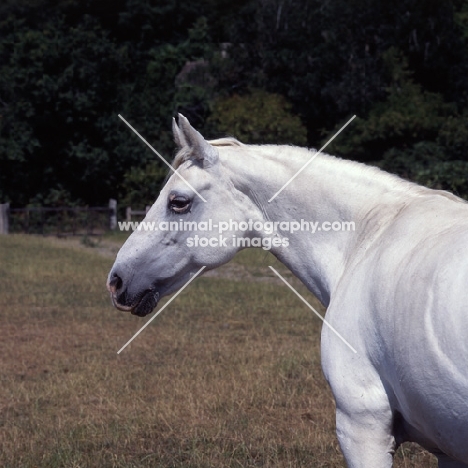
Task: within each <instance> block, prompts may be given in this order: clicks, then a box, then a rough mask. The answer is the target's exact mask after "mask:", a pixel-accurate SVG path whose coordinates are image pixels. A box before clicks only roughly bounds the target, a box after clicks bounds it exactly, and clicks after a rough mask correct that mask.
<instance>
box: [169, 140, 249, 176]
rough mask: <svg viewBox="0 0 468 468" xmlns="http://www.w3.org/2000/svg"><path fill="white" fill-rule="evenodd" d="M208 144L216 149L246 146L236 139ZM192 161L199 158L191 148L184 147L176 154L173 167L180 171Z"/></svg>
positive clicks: (213, 141)
mask: <svg viewBox="0 0 468 468" xmlns="http://www.w3.org/2000/svg"><path fill="white" fill-rule="evenodd" d="M208 143H209V144H210V145H211V146H214V147H215V148H216V147H222V146H246V145H244V143H241V142H240V141H239V140H236V139H235V138H219V139H217V140H209V141H208ZM190 159H198V158H197V155H196V154H194V152H193V150H192V149H191V148H189V147H184V148H182V149H181V150H180V151H179V152H178V153H177V154H176V156H175V158H174V160H173V161H172V167H173V168H174V169H178V168H179V167H180V166H181V165H182V164H183V163H184V162H185V161H189V160H190Z"/></svg>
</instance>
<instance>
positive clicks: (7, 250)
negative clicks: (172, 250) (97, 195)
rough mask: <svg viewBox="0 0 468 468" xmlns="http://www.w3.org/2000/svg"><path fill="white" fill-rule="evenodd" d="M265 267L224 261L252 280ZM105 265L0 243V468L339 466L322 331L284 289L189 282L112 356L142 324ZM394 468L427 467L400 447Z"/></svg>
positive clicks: (30, 244) (411, 449)
mask: <svg viewBox="0 0 468 468" xmlns="http://www.w3.org/2000/svg"><path fill="white" fill-rule="evenodd" d="M119 241H123V239H120V240H119ZM119 241H117V240H116V241H115V242H119ZM265 257H266V258H265ZM273 260H274V259H272V258H269V257H268V255H266V254H265V252H264V251H244V252H241V253H240V254H239V255H238V256H237V257H236V258H235V260H234V261H235V262H236V263H237V265H238V266H240V267H242V268H245V269H247V270H248V271H249V272H250V274H251V275H253V276H254V277H257V276H258V277H260V276H261V275H262V274H266V275H270V276H272V274H271V272H270V271H269V269H268V265H269V264H272V261H273ZM111 265H112V259H111V258H108V257H104V256H102V255H100V254H99V252H97V249H96V248H88V249H86V248H84V247H83V246H81V247H80V248H77V247H76V246H75V245H72V244H70V245H69V244H67V243H66V242H57V241H56V240H54V239H49V238H41V237H35V236H21V235H12V236H3V237H0V277H1V279H2V280H1V281H0V316H1V322H0V327H1V337H2V338H1V340H0V353H1V356H2V358H1V360H0V379H1V386H0V447H2V450H1V451H0V466H2V467H8V468H10V467H11V468H20V467H28V468H29V467H31V468H32V467H37V468H42V467H44V468H46V467H47V468H55V467H57V468H58V467H86V468H87V467H100V468H102V467H104V468H105V467H122V468H124V467H125V468H130V467H135V468H136V467H139V468H140V467H153V468H154V467H174V468H175V467H177V468H195V467H197V468H202V467H226V468H227V467H258V466H262V467H305V466H313V467H343V466H344V462H343V458H342V455H341V453H340V451H339V448H338V445H337V441H336V437H335V433H334V404H333V399H332V395H331V392H330V390H329V389H328V387H327V385H326V383H325V381H324V379H323V376H322V372H321V369H320V358H319V338H320V337H319V334H320V327H321V323H320V321H319V320H318V319H317V318H316V317H315V316H314V315H312V314H311V313H310V311H309V310H308V309H307V308H306V307H305V306H303V305H302V303H301V302H300V301H298V300H297V298H296V297H295V296H294V295H293V294H292V293H290V292H289V291H288V289H287V288H286V287H284V286H281V285H279V284H278V283H275V282H273V281H271V280H267V281H252V279H251V277H250V279H248V280H245V281H244V280H242V278H241V280H237V281H232V280H230V279H226V278H222V277H219V278H208V277H207V278H203V277H202V278H199V279H197V280H196V281H194V282H193V283H192V284H191V285H190V287H189V288H188V289H187V290H186V291H184V292H183V293H182V294H181V295H180V296H179V297H178V298H177V299H176V300H175V301H174V302H173V303H172V304H171V305H170V306H169V307H168V308H167V309H166V310H165V311H164V312H163V313H162V314H161V315H160V316H159V317H158V318H157V319H156V320H155V321H154V322H153V323H152V324H151V325H150V326H149V327H148V328H147V329H146V330H145V331H144V332H143V333H142V334H141V335H140V336H138V338H137V339H136V340H135V341H134V342H132V343H131V344H130V345H129V347H128V348H126V349H125V350H124V351H123V352H122V353H121V354H120V355H117V350H118V349H120V347H121V346H122V345H123V344H125V342H126V341H127V340H128V339H129V338H130V337H131V336H132V335H133V334H134V333H135V332H136V331H137V330H138V329H139V328H140V327H141V326H142V325H143V323H144V320H142V319H139V318H137V317H134V316H131V315H129V314H126V313H123V312H119V311H116V310H115V309H113V308H112V307H111V305H110V301H109V298H108V294H107V291H106V290H105V281H106V276H107V273H108V271H109V269H110V267H111ZM262 272H263V273H262ZM259 279H261V278H259ZM295 284H296V283H295ZM301 292H304V293H305V290H304V289H301ZM307 297H308V298H309V299H310V300H311V302H312V304H313V305H314V306H315V307H320V306H319V304H318V303H317V301H316V300H315V299H314V298H312V297H311V296H310V294H309V295H308V296H307ZM163 302H164V300H163ZM322 312H323V310H322ZM396 466H398V467H422V466H424V467H427V466H435V464H434V463H433V459H432V458H431V457H430V456H429V455H427V454H425V453H423V452H422V450H420V449H419V448H418V447H416V446H410V445H408V446H406V447H405V450H404V452H400V453H399V455H398V457H397V464H396Z"/></svg>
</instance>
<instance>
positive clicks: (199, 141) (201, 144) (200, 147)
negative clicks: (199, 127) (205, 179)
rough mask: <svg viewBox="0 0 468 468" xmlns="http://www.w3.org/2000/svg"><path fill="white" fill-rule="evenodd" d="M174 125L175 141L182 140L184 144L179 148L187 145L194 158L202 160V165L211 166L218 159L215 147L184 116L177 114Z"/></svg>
mask: <svg viewBox="0 0 468 468" xmlns="http://www.w3.org/2000/svg"><path fill="white" fill-rule="evenodd" d="M175 125H176V127H177V130H175V131H174V138H175V140H176V143H177V144H179V143H178V142H179V141H180V142H183V143H184V144H183V146H180V147H181V148H185V147H187V146H188V147H189V148H190V150H192V151H191V152H192V155H193V158H194V159H196V160H198V161H201V162H203V166H204V167H208V166H212V165H213V164H215V163H216V162H217V161H218V152H217V151H216V149H215V148H214V147H213V146H211V145H210V144H209V143H208V142H207V141H206V140H205V139H204V138H203V137H202V135H201V134H200V133H199V132H197V131H196V130H195V129H194V128H193V127H192V126H191V125H190V122H189V121H188V120H187V118H186V117H184V116H183V115H182V114H179V125H178V126H177V124H175ZM176 135H177V136H176Z"/></svg>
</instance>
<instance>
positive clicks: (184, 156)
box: [164, 137, 467, 203]
mask: <svg viewBox="0 0 468 468" xmlns="http://www.w3.org/2000/svg"><path fill="white" fill-rule="evenodd" d="M208 143H209V144H210V145H211V146H214V147H238V148H240V147H248V146H256V147H257V148H259V147H260V148H261V147H262V146H263V147H264V148H267V147H269V146H277V145H260V146H257V145H246V144H244V143H242V142H240V141H239V140H237V139H236V138H233V137H226V138H218V139H216V140H208ZM286 148H287V149H288V150H291V149H295V150H298V151H297V152H298V153H303V154H304V155H306V153H308V155H309V157H310V152H311V149H309V148H301V147H292V146H285V149H286ZM313 151H316V150H313ZM191 156H192V154H191V151H190V149H188V148H182V149H181V150H180V151H179V152H178V153H177V155H176V156H175V158H174V161H173V162H172V167H173V168H174V169H177V168H178V167H180V166H181V165H182V164H183V163H184V162H185V161H188V160H189V159H191ZM321 156H322V157H323V158H325V159H328V160H329V161H330V162H331V161H333V160H335V161H340V162H341V163H342V164H343V163H344V164H345V165H346V167H347V168H348V170H349V171H351V172H355V173H361V174H362V173H367V174H369V175H371V176H372V177H373V178H375V179H381V180H386V181H387V183H388V184H389V187H391V188H392V189H394V190H403V191H406V192H409V193H413V194H418V195H427V194H428V193H430V192H428V190H430V191H431V192H432V193H433V192H436V193H437V194H438V195H440V196H443V197H446V198H448V199H449V200H452V201H455V202H461V203H467V201H466V200H464V199H462V198H460V197H457V196H456V195H454V194H453V193H451V192H448V191H446V190H437V189H429V188H428V187H425V186H422V185H419V184H417V183H415V182H412V181H409V180H406V179H403V178H401V177H400V176H398V175H396V174H391V173H389V172H386V171H384V170H382V169H380V168H379V167H377V166H369V165H366V164H362V163H360V162H358V161H353V160H350V159H342V158H339V157H336V156H332V155H329V154H326V153H321ZM169 176H170V174H168V177H167V178H166V180H165V181H164V183H165V182H166V181H167V179H168V178H169Z"/></svg>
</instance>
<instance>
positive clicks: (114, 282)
mask: <svg viewBox="0 0 468 468" xmlns="http://www.w3.org/2000/svg"><path fill="white" fill-rule="evenodd" d="M122 285H123V281H122V278H121V277H120V276H119V275H118V274H117V273H112V275H111V277H110V280H109V288H110V289H111V290H112V291H114V292H115V291H118V290H119V289H121V288H122Z"/></svg>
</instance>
